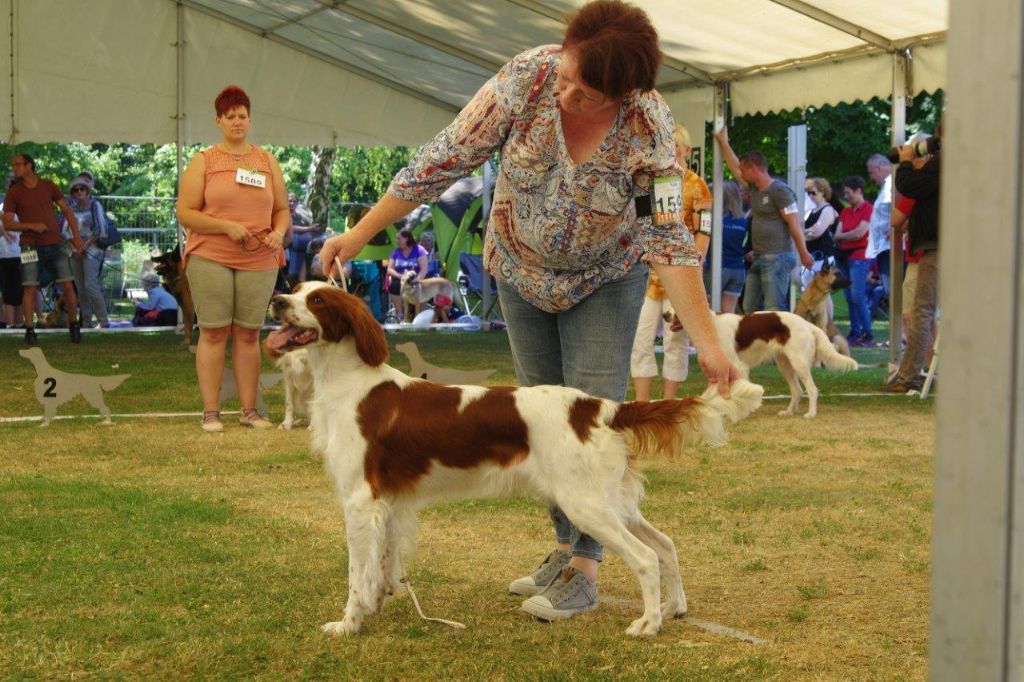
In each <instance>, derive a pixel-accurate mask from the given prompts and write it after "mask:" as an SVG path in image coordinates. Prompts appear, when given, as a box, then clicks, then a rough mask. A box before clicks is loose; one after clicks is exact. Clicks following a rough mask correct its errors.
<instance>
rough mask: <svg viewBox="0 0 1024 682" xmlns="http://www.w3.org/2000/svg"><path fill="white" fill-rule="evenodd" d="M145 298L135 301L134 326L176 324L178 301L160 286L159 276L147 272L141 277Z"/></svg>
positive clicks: (170, 325)
mask: <svg viewBox="0 0 1024 682" xmlns="http://www.w3.org/2000/svg"><path fill="white" fill-rule="evenodd" d="M142 288H143V289H145V290H146V296H147V299H146V300H145V301H138V302H136V303H135V317H134V318H132V326H134V327H173V326H175V325H177V324H178V302H177V301H176V300H175V299H174V296H171V295H170V294H169V293H167V290H166V289H164V288H163V287H162V286H160V277H159V276H158V275H156V274H153V273H149V274H147V275H144V276H143V277H142Z"/></svg>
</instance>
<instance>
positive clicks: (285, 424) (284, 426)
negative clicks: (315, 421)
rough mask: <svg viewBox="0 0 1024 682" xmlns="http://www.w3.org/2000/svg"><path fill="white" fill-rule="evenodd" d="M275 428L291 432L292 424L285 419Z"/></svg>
mask: <svg viewBox="0 0 1024 682" xmlns="http://www.w3.org/2000/svg"><path fill="white" fill-rule="evenodd" d="M277 428H279V429H283V430H284V431H291V430H292V423H291V422H290V421H288V420H287V419H285V420H284V421H283V422H281V424H280V425H279V426H278V427H277Z"/></svg>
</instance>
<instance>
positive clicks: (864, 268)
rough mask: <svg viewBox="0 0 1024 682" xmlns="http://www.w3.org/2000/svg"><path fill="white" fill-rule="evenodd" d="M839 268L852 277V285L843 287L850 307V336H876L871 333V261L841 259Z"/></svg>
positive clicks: (854, 337) (853, 337)
mask: <svg viewBox="0 0 1024 682" xmlns="http://www.w3.org/2000/svg"><path fill="white" fill-rule="evenodd" d="M839 269H840V270H841V271H842V273H843V274H844V275H846V276H847V277H848V278H849V279H850V286H848V287H847V288H846V289H843V294H844V295H845V296H846V305H847V307H849V309H850V338H852V339H856V338H857V337H858V336H862V335H865V336H867V337H869V338H874V337H873V335H872V333H871V304H870V303H869V302H868V273H869V272H870V271H871V261H869V260H845V259H839Z"/></svg>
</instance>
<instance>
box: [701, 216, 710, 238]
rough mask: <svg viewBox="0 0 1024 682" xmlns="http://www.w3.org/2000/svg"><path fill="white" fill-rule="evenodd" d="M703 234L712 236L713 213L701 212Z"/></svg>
mask: <svg viewBox="0 0 1024 682" xmlns="http://www.w3.org/2000/svg"><path fill="white" fill-rule="evenodd" d="M699 231H700V233H701V234H711V211H701V212H700V228H699Z"/></svg>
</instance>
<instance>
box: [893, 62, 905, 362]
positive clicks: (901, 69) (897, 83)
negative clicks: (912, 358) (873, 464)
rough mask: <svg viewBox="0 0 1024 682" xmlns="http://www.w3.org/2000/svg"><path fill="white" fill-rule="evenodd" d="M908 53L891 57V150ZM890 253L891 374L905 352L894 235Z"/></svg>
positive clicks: (899, 256)
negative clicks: (903, 350)
mask: <svg viewBox="0 0 1024 682" xmlns="http://www.w3.org/2000/svg"><path fill="white" fill-rule="evenodd" d="M909 68H910V59H909V51H903V52H894V53H893V55H892V116H891V119H890V120H891V121H892V140H891V141H892V146H894V147H898V146H899V145H901V144H903V142H904V141H905V140H906V139H907V80H908V75H909V74H908V73H907V72H908V70H909ZM892 172H893V178H892V194H893V196H892V198H893V202H892V203H893V206H894V207H895V205H896V201H895V199H896V177H895V173H896V166H895V165H894V166H893V169H892ZM891 241H892V245H891V248H890V249H889V372H890V373H891V372H893V371H894V370H895V369H896V368H897V367H898V366H899V364H900V356H901V355H902V349H903V242H902V240H901V239H897V238H896V235H895V234H894V235H893V239H892V240H891Z"/></svg>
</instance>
